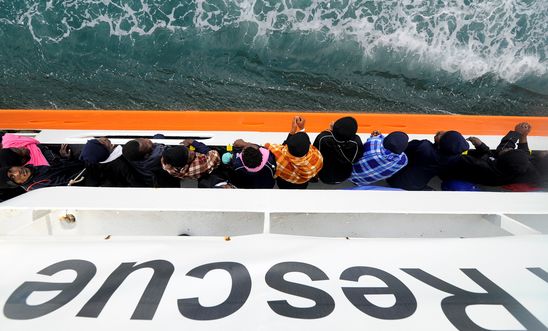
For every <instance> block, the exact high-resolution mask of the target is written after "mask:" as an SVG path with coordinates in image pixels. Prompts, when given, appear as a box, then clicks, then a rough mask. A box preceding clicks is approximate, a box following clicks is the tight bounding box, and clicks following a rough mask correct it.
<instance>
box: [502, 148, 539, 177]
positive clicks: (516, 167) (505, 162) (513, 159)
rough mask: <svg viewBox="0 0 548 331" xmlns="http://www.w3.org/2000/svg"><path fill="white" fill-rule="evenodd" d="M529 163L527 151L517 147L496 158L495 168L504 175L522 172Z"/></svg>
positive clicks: (526, 168)
mask: <svg viewBox="0 0 548 331" xmlns="http://www.w3.org/2000/svg"><path fill="white" fill-rule="evenodd" d="M530 165H531V163H530V161H529V153H527V152H526V151H523V150H519V149H513V150H510V151H507V152H504V153H502V154H500V155H499V157H498V158H497V168H498V169H500V171H502V172H503V173H504V174H506V175H521V174H524V173H526V172H527V170H528V169H529V166H530Z"/></svg>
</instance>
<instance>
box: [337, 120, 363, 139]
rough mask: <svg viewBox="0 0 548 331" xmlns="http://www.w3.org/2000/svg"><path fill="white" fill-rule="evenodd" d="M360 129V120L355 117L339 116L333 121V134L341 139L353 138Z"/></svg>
mask: <svg viewBox="0 0 548 331" xmlns="http://www.w3.org/2000/svg"><path fill="white" fill-rule="evenodd" d="M357 131H358V122H356V119H354V117H350V116H348V117H343V118H339V119H338V120H337V121H335V123H333V136H334V137H335V139H337V140H339V141H347V140H350V139H352V138H353V137H354V136H355V135H356V132H357Z"/></svg>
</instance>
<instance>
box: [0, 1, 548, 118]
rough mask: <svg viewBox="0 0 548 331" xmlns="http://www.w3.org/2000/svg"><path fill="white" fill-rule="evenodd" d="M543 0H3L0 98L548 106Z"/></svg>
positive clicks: (125, 103)
mask: <svg viewBox="0 0 548 331" xmlns="http://www.w3.org/2000/svg"><path fill="white" fill-rule="evenodd" d="M547 31H548V3H547V2H546V0H522V1H516V0H500V1H472V0H454V1H441V0H440V1H434V0H430V1H425V0H421V1H414V0H404V1H381V0H375V1H349V0H346V1H345V0H341V1H334V0H331V1H320V0H315V1H312V0H285V1H273V0H272V1H269V0H225V1H223V0H208V1H205V0H201V1H196V0H194V1H190V0H189V1H173V0H50V1H31V0H17V1H13V0H0V75H1V79H0V108H51V109H53V108H62V109H69V108H71V109H95V108H96V109H173V110H180V109H213V110H219V109H222V110H243V109H245V110H247V109H261V110H262V109H265V110H287V111H301V110H312V111H357V112H401V113H457V114H503V115H548V59H547V55H548V33H547Z"/></svg>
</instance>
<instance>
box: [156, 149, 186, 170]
mask: <svg viewBox="0 0 548 331" xmlns="http://www.w3.org/2000/svg"><path fill="white" fill-rule="evenodd" d="M162 158H163V159H164V163H166V164H169V165H171V166H174V167H184V166H185V165H186V163H187V161H188V148H187V147H186V146H173V147H168V148H166V149H165V150H164V152H163V153H162Z"/></svg>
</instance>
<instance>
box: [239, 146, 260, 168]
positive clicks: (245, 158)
mask: <svg viewBox="0 0 548 331" xmlns="http://www.w3.org/2000/svg"><path fill="white" fill-rule="evenodd" d="M262 161H263V155H262V154H261V151H259V149H258V148H253V147H246V148H244V150H243V151H242V162H243V163H244V165H245V166H246V167H248V168H257V167H258V166H260V165H261V162H262Z"/></svg>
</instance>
